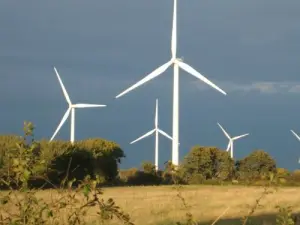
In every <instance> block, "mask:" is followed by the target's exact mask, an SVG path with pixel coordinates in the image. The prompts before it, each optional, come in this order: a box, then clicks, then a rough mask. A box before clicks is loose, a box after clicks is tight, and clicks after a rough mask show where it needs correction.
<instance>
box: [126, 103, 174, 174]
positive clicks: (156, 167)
mask: <svg viewBox="0 0 300 225" xmlns="http://www.w3.org/2000/svg"><path fill="white" fill-rule="evenodd" d="M154 132H155V169H156V170H158V133H160V134H162V135H164V136H165V137H167V138H169V139H170V140H173V138H172V137H170V135H168V134H167V133H166V132H164V131H162V130H161V129H159V128H158V100H157V99H156V105H155V119H154V129H153V130H151V131H149V132H147V133H146V134H144V135H143V136H141V137H139V138H137V139H136V140H134V141H132V142H131V143H130V144H133V143H135V142H137V141H139V140H141V139H143V138H145V137H148V136H150V135H151V134H153V133H154Z"/></svg>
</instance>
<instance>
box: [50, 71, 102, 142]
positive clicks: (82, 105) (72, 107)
mask: <svg viewBox="0 0 300 225" xmlns="http://www.w3.org/2000/svg"><path fill="white" fill-rule="evenodd" d="M54 71H55V73H56V76H57V78H58V81H59V83H60V86H61V88H62V91H63V93H64V96H65V98H66V100H67V103H68V104H69V108H68V109H67V111H66V113H65V115H64V116H63V118H62V120H61V121H60V124H59V125H58V127H57V129H56V131H55V132H54V134H53V136H52V137H51V139H50V141H52V140H53V139H54V137H55V136H56V134H57V133H58V131H59V130H60V128H61V127H62V125H63V124H64V122H65V121H66V120H67V119H68V117H69V115H70V113H71V134H70V139H71V143H74V139H75V109H76V108H96V107H105V106H106V105H96V104H85V103H77V104H72V102H71V100H70V97H69V95H68V92H67V90H66V88H65V86H64V84H63V82H62V80H61V78H60V76H59V74H58V72H57V70H56V68H55V67H54Z"/></svg>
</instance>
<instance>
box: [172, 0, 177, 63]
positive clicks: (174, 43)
mask: <svg viewBox="0 0 300 225" xmlns="http://www.w3.org/2000/svg"><path fill="white" fill-rule="evenodd" d="M171 52H172V58H174V59H175V58H176V52H177V0H174V8H173V24H172V44H171Z"/></svg>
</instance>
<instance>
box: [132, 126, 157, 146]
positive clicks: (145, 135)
mask: <svg viewBox="0 0 300 225" xmlns="http://www.w3.org/2000/svg"><path fill="white" fill-rule="evenodd" d="M154 131H155V129H153V130H151V131H149V132H147V133H146V134H144V135H143V136H141V137H139V138H137V139H135V140H134V141H132V142H130V144H133V143H135V142H137V141H139V140H141V139H143V138H145V137H148V136H149V135H151V134H153V133H154Z"/></svg>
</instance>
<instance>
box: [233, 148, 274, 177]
mask: <svg viewBox="0 0 300 225" xmlns="http://www.w3.org/2000/svg"><path fill="white" fill-rule="evenodd" d="M236 167H237V168H236V169H237V175H238V178H239V179H241V180H248V181H253V180H255V179H269V178H268V175H269V173H270V172H274V173H275V172H276V162H275V160H274V159H273V158H272V157H271V156H270V155H269V154H268V153H267V152H265V151H263V150H256V151H254V152H252V153H250V155H248V156H247V157H245V158H244V159H242V160H240V161H238V162H237V163H236Z"/></svg>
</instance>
